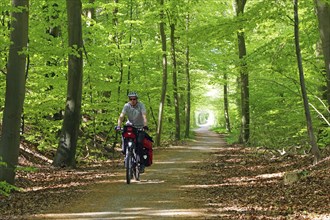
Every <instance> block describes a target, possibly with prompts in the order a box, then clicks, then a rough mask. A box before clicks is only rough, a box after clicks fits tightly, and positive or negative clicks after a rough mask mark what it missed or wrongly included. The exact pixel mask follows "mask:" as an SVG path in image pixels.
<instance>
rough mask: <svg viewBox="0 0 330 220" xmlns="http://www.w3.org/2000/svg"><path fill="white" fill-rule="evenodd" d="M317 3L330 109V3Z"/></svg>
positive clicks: (329, 106)
mask: <svg viewBox="0 0 330 220" xmlns="http://www.w3.org/2000/svg"><path fill="white" fill-rule="evenodd" d="M315 5H316V12H317V17H318V23H319V30H320V37H321V41H322V52H323V59H324V64H325V65H324V69H325V71H326V77H325V79H326V88H327V89H326V91H325V96H326V98H327V102H328V108H329V110H330V3H329V2H327V1H324V0H315Z"/></svg>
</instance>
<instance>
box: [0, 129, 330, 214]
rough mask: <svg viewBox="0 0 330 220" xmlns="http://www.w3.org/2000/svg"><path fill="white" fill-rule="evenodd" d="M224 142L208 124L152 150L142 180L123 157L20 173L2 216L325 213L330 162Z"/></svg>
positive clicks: (329, 208) (329, 203)
mask: <svg viewBox="0 0 330 220" xmlns="http://www.w3.org/2000/svg"><path fill="white" fill-rule="evenodd" d="M328 158H329V157H327V158H326V159H324V160H323V161H321V162H320V163H318V164H317V165H316V166H312V165H311V163H312V159H311V157H310V156H307V155H305V156H298V155H293V154H292V155H287V154H284V155H282V156H281V155H280V154H277V155H276V154H274V153H272V152H270V151H267V150H264V149H258V150H257V149H255V148H246V147H242V146H239V145H228V144H226V143H225V141H224V137H223V136H222V135H218V134H215V133H214V132H210V131H208V130H207V129H206V128H200V129H197V130H196V139H195V140H192V141H189V142H187V143H185V144H181V145H178V146H169V147H166V148H156V149H155V150H154V164H153V165H152V166H151V167H148V168H146V172H145V173H144V174H142V175H141V181H133V182H132V183H131V184H126V182H125V170H124V168H123V158H120V157H119V159H118V160H111V161H110V162H104V163H95V164H94V165H93V166H91V165H88V166H87V165H86V166H83V165H81V166H79V167H78V168H77V169H75V170H68V169H65V170H58V169H54V168H50V166H40V167H39V169H38V171H36V172H25V171H18V172H17V186H18V187H20V188H21V191H20V192H14V193H12V194H11V195H10V196H9V197H0V219H225V220H226V219H235V220H236V219H330V193H329V192H330V171H329V167H330V160H329V159H328Z"/></svg>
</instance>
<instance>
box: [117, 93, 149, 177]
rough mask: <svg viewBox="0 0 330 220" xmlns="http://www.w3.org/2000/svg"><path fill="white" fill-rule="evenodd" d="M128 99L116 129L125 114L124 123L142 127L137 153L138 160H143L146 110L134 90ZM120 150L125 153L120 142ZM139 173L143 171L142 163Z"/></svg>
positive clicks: (138, 127) (118, 128)
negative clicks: (125, 119) (125, 120)
mask: <svg viewBox="0 0 330 220" xmlns="http://www.w3.org/2000/svg"><path fill="white" fill-rule="evenodd" d="M127 96H128V98H129V101H128V102H127V103H126V104H125V105H124V107H123V110H122V111H121V113H120V115H119V118H118V123H117V126H116V130H120V128H121V125H122V122H123V120H124V118H125V115H126V116H127V119H128V121H127V122H126V124H131V125H133V126H134V127H135V128H137V129H143V131H139V132H138V136H137V154H138V155H139V157H140V160H143V157H142V154H143V139H144V137H145V132H144V131H147V130H148V126H147V111H146V108H145V106H144V104H143V103H142V102H139V101H138V94H137V93H136V92H130V93H128V95H127ZM122 152H123V154H125V149H124V144H122ZM140 172H141V173H143V172H144V165H143V163H142V166H141V171H140Z"/></svg>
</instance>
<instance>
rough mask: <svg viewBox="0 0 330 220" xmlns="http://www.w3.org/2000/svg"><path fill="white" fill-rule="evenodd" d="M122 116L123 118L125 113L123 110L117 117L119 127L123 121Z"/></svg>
mask: <svg viewBox="0 0 330 220" xmlns="http://www.w3.org/2000/svg"><path fill="white" fill-rule="evenodd" d="M124 118H125V114H124V113H123V112H122V113H120V115H119V118H118V122H117V125H118V126H119V127H121V124H122V123H123V120H124Z"/></svg>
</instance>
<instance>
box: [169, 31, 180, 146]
mask: <svg viewBox="0 0 330 220" xmlns="http://www.w3.org/2000/svg"><path fill="white" fill-rule="evenodd" d="M171 54H172V63H173V71H172V72H173V73H172V74H173V97H174V108H175V140H180V133H181V131H180V124H181V123H180V107H179V95H178V82H177V68H176V66H177V63H176V53H175V24H171Z"/></svg>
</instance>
